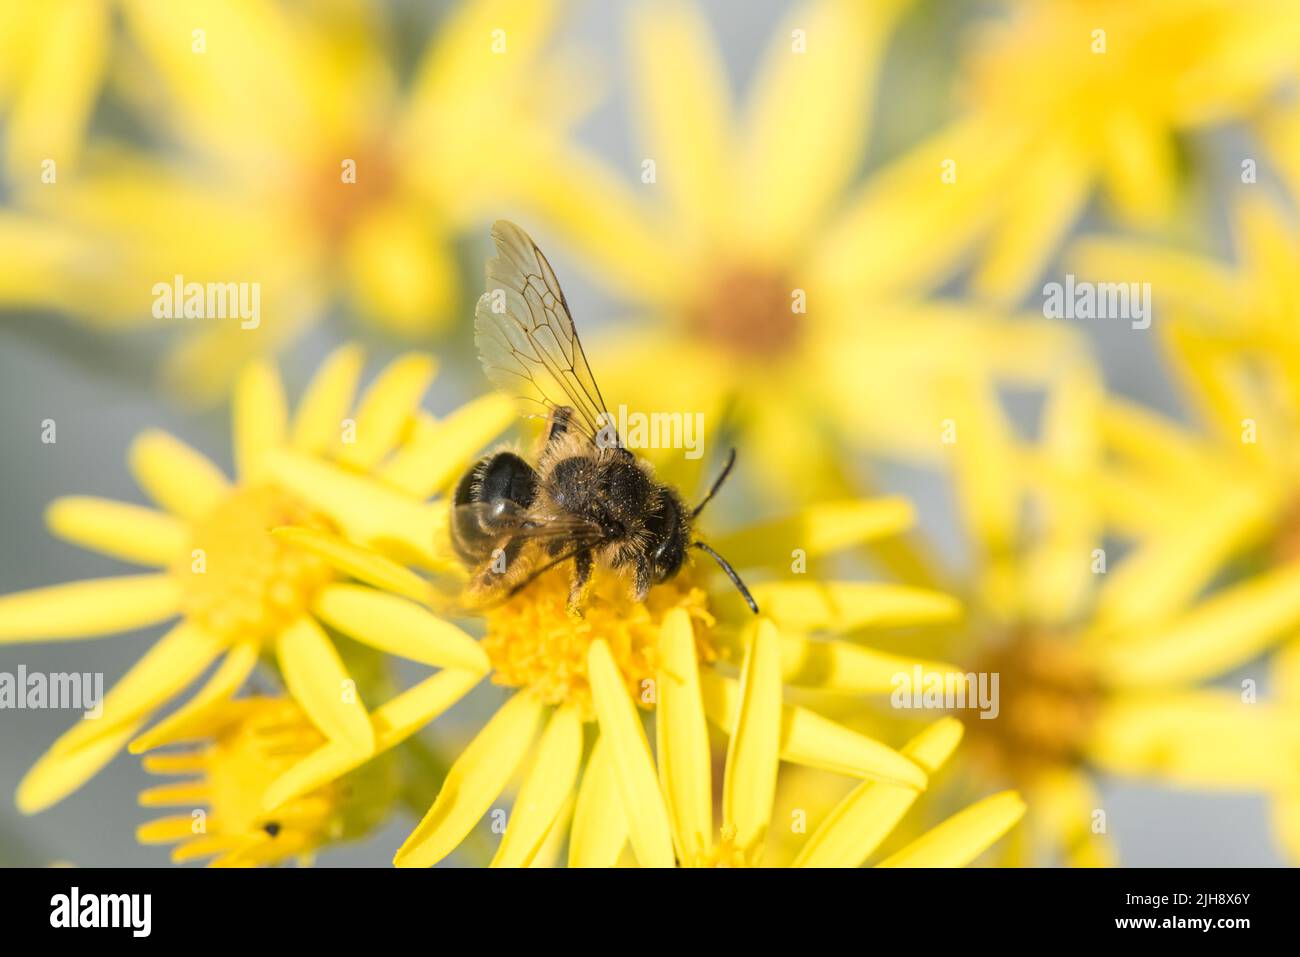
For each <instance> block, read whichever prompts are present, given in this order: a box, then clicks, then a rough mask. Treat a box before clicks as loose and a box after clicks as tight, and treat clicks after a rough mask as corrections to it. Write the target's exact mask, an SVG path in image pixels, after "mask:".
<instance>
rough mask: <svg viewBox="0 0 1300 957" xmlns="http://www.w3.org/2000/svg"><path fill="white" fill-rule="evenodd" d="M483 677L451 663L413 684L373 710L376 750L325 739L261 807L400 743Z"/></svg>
mask: <svg viewBox="0 0 1300 957" xmlns="http://www.w3.org/2000/svg"><path fill="white" fill-rule="evenodd" d="M482 678H483V676H482V674H481V673H477V672H469V671H458V670H456V669H451V668H449V669H447V670H446V671H442V672H439V673H438V674H436V675H434V676H433V677H432V678H426V679H425V680H424V681H422V682H420V683H419V684H417V685H415V686H413V687H411V688H408V689H407V690H406V691H403V692H402V693H401V694H399V695H397V696H396V697H395V698H393V699H391V700H390V701H388V702H386V703H384V704H383V705H382V706H380V707H379V708H376V709H375V711H374V713H373V714H372V715H371V716H370V724H371V727H373V728H374V730H375V749H374V752H373V753H370V752H366V751H363V750H360V749H358V748H356V747H353V746H349V745H347V744H344V743H340V742H335V741H331V742H329V743H328V744H325V745H322V746H321V747H320V748H317V749H316V750H315V751H313V752H312V753H311V754H309V755H307V757H305V758H303V759H302V760H301V761H299V762H297V763H296V764H294V765H293V766H292V767H290V768H287V769H286V770H285V771H284V772H282V773H281V774H280V776H279V777H277V778H276V779H275V780H274V781H272V782H271V784H270V785H269V786H268V787H267V789H266V791H265V792H264V793H263V794H262V807H263V808H265V809H266V810H268V811H269V810H273V809H274V808H277V807H279V806H280V805H282V804H285V803H287V802H289V801H292V800H294V799H296V798H298V797H300V796H301V795H304V794H306V793H308V792H309V791H314V790H315V789H316V788H318V787H320V786H322V785H324V784H327V783H328V782H330V781H332V780H334V779H336V778H339V777H342V776H343V775H344V774H347V773H348V772H349V771H351V770H352V769H353V768H356V767H359V766H360V765H362V764H364V763H365V762H366V761H368V760H369V759H370V758H371V757H373V756H374V754H379V753H381V752H383V751H387V750H388V749H389V748H392V747H395V746H396V745H398V744H401V743H402V742H403V741H405V740H406V739H407V738H409V737H410V736H411V735H412V734H414V733H415V732H416V731H419V730H420V729H421V728H423V727H424V726H425V725H426V724H428V723H429V722H430V721H432V720H433V719H434V718H436V717H438V715H440V714H442V713H443V712H444V711H446V710H447V709H448V708H450V707H451V706H452V705H454V704H455V703H456V702H457V701H459V700H460V699H461V698H463V697H465V695H466V694H468V693H469V691H470V689H472V688H473V687H474V686H475V685H477V684H478V683H479V682H480V681H481V680H482Z"/></svg>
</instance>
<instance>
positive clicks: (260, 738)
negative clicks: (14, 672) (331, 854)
mask: <svg viewBox="0 0 1300 957" xmlns="http://www.w3.org/2000/svg"><path fill="white" fill-rule="evenodd" d="M176 739H177V740H187V741H189V743H190V746H189V747H187V748H185V749H183V750H173V751H169V752H160V753H155V754H150V755H146V756H145V758H144V767H145V770H147V771H149V772H150V773H152V774H157V775H166V776H169V777H183V778H184V780H181V781H174V782H169V783H167V784H160V785H156V786H154V787H151V788H149V789H147V790H145V791H142V792H141V793H140V805H141V806H142V807H148V808H163V807H166V808H185V809H187V810H186V811H185V813H178V814H173V815H169V816H167V817H162V818H159V819H157V820H154V821H150V822H149V823H147V824H144V825H141V826H140V828H139V829H138V830H137V831H136V836H137V838H138V840H139V841H140V842H141V843H143V844H175V845H176V847H175V848H174V849H173V850H172V852H171V859H172V861H173V862H174V863H177V864H180V863H183V862H186V861H194V860H200V859H204V858H211V859H212V860H211V861H210V864H211V865H212V866H221V867H238V866H252V865H274V864H279V863H282V862H284V861H287V860H296V861H299V862H301V863H310V861H311V859H312V855H313V853H314V852H315V851H316V849H317V848H319V847H320V846H322V845H324V844H334V843H338V842H340V841H346V840H350V839H355V838H358V837H360V836H362V835H364V834H365V833H366V832H367V831H369V830H370V829H371V828H373V827H374V826H376V825H377V824H379V823H380V822H381V821H382V820H383V819H384V818H385V816H386V815H387V813H388V811H389V810H390V809H391V807H392V805H393V803H394V799H395V798H396V796H397V777H396V767H395V766H394V764H393V762H392V761H384V760H376V761H371V762H369V763H368V764H366V765H365V766H364V767H363V768H362V769H360V770H358V771H354V772H353V773H351V774H349V775H347V776H345V777H343V778H340V779H338V780H335V781H330V782H328V783H326V784H325V785H323V786H322V787H320V788H318V789H316V790H315V791H312V792H310V793H308V794H305V795H303V796H302V797H299V798H296V799H294V800H291V801H289V802H287V803H285V804H283V805H281V806H279V807H276V808H274V809H272V810H268V809H266V808H265V807H264V806H263V805H262V802H261V800H260V799H261V795H262V794H263V793H264V792H265V791H266V790H267V788H268V787H270V786H271V785H272V784H273V783H274V782H275V781H276V780H277V779H278V778H279V777H280V776H281V775H282V774H283V773H284V772H285V771H287V770H288V769H289V768H290V767H292V766H293V765H294V764H295V763H297V762H298V761H301V760H303V759H304V758H306V757H308V756H309V755H310V754H311V753H312V752H314V751H315V750H317V749H318V748H320V747H321V746H322V745H324V744H325V743H326V742H325V738H324V737H323V736H322V735H321V733H320V731H319V730H318V729H317V728H316V726H315V725H313V724H312V722H311V721H310V720H309V719H308V717H307V715H306V714H305V713H304V712H303V710H302V708H301V707H300V706H299V705H298V704H297V703H296V702H295V701H293V699H291V698H267V697H250V698H240V699H238V700H231V701H222V702H220V703H218V704H216V705H214V707H213V708H211V709H210V710H209V711H208V712H207V713H206V714H205V715H204V716H203V718H202V719H201V720H198V721H195V722H193V723H191V725H190V726H189V727H188V728H187V729H186V730H185V731H184V733H182V734H180V735H177V736H176ZM158 743H160V744H171V743H173V741H172V740H171V739H168V740H162V739H160V740H159V742H158Z"/></svg>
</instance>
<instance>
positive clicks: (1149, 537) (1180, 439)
mask: <svg viewBox="0 0 1300 957" xmlns="http://www.w3.org/2000/svg"><path fill="white" fill-rule="evenodd" d="M1254 188H1255V187H1249V189H1254ZM1232 224H1233V238H1234V245H1235V247H1236V255H1235V257H1234V258H1235V262H1234V263H1233V264H1229V263H1225V262H1220V261H1217V260H1214V259H1211V258H1209V257H1207V256H1204V255H1201V254H1199V253H1193V252H1188V251H1185V250H1180V249H1173V248H1162V247H1159V246H1155V245H1153V244H1147V243H1141V242H1135V241H1126V240H1103V239H1091V240H1087V241H1085V242H1082V243H1080V244H1079V247H1078V250H1077V253H1076V258H1077V260H1078V264H1079V268H1080V270H1081V271H1084V272H1087V273H1088V274H1090V275H1106V276H1112V275H1118V274H1119V273H1118V272H1117V270H1122V271H1123V274H1124V275H1131V276H1137V277H1142V278H1143V279H1145V280H1146V281H1149V282H1151V283H1152V286H1153V292H1154V296H1155V299H1156V302H1157V303H1158V304H1159V308H1160V310H1161V312H1160V315H1161V317H1162V318H1163V321H1162V322H1161V323H1159V324H1158V325H1157V326H1155V327H1154V330H1155V331H1157V332H1158V334H1159V335H1160V337H1161V341H1162V344H1163V345H1164V347H1165V348H1164V351H1165V355H1166V356H1167V357H1168V359H1169V360H1170V363H1171V365H1172V367H1173V369H1174V370H1175V372H1176V373H1177V375H1178V378H1179V381H1180V384H1181V385H1182V386H1183V387H1184V390H1183V391H1184V394H1185V395H1186V397H1187V399H1188V401H1189V403H1190V404H1191V406H1192V407H1193V409H1194V410H1195V412H1196V413H1198V417H1199V419H1200V421H1201V423H1202V424H1203V425H1204V430H1203V431H1202V430H1198V429H1191V428H1186V427H1183V426H1181V425H1178V424H1176V423H1174V422H1171V421H1168V420H1166V419H1164V418H1163V417H1161V416H1159V415H1157V414H1155V413H1153V412H1149V411H1146V410H1143V409H1140V408H1137V407H1135V406H1133V405H1131V404H1129V403H1124V402H1118V401H1117V402H1113V403H1111V404H1110V405H1109V406H1108V407H1107V409H1106V413H1105V416H1104V419H1103V425H1104V438H1105V441H1106V447H1107V451H1108V452H1109V454H1110V456H1111V458H1112V460H1113V461H1112V462H1111V463H1110V464H1109V473H1110V480H1109V494H1108V500H1109V501H1110V502H1111V507H1110V514H1109V515H1108V516H1107V518H1108V522H1109V524H1110V525H1111V526H1112V527H1114V528H1115V529H1116V530H1117V531H1118V532H1119V533H1120V534H1123V535H1125V536H1127V537H1129V538H1132V539H1133V540H1134V546H1133V555H1132V558H1131V559H1130V561H1129V562H1127V563H1126V565H1127V566H1128V570H1127V573H1126V574H1125V575H1124V577H1123V578H1117V579H1116V580H1115V581H1114V583H1113V585H1114V587H1113V589H1112V595H1111V601H1110V603H1109V608H1108V611H1109V612H1110V614H1111V617H1115V616H1119V615H1125V614H1127V615H1129V616H1133V615H1134V614H1138V613H1145V614H1147V615H1148V616H1152V617H1156V616H1159V615H1161V614H1162V613H1165V612H1166V611H1167V610H1169V609H1176V608H1178V607H1179V606H1181V605H1184V604H1186V603H1189V602H1191V601H1193V600H1194V599H1196V597H1197V596H1199V595H1201V594H1203V593H1205V592H1209V594H1208V597H1205V598H1204V599H1202V600H1201V601H1200V602H1199V604H1198V605H1197V608H1198V609H1199V611H1198V612H1194V613H1193V615H1195V617H1193V615H1189V616H1188V618H1189V619H1191V620H1190V621H1189V625H1190V627H1183V628H1180V629H1175V630H1170V631H1169V632H1168V633H1166V634H1165V635H1163V638H1164V641H1163V642H1161V643H1157V644H1155V645H1154V647H1153V648H1152V653H1151V655H1150V657H1149V659H1148V660H1149V661H1150V663H1151V665H1152V666H1153V667H1159V668H1161V669H1162V670H1173V671H1175V672H1176V673H1187V672H1189V671H1191V672H1192V673H1195V670H1196V669H1198V666H1199V670H1201V671H1204V672H1213V671H1227V670H1230V669H1234V668H1240V667H1242V666H1243V665H1245V664H1246V663H1248V662H1250V661H1252V660H1254V659H1255V658H1257V657H1258V656H1259V655H1261V654H1263V653H1265V652H1267V651H1269V650H1271V649H1272V648H1274V647H1275V646H1277V645H1278V644H1279V643H1280V642H1282V641H1287V642H1289V644H1288V645H1287V646H1286V647H1285V648H1283V649H1282V650H1281V651H1279V652H1278V655H1277V660H1276V661H1275V663H1274V665H1273V670H1274V671H1275V672H1276V673H1277V674H1278V675H1279V680H1277V682H1276V685H1277V687H1276V688H1275V689H1273V690H1272V692H1271V693H1270V695H1269V696H1268V701H1267V703H1264V702H1261V703H1259V704H1256V705H1253V706H1252V707H1253V708H1254V709H1256V710H1260V711H1265V710H1267V711H1269V712H1277V713H1280V714H1281V715H1283V716H1286V718H1287V720H1289V721H1291V722H1293V724H1294V723H1295V722H1297V721H1300V692H1298V691H1297V686H1296V683H1295V680H1294V675H1295V673H1296V670H1295V654H1296V652H1295V649H1296V647H1297V645H1296V641H1295V638H1294V636H1295V633H1296V630H1297V628H1298V627H1300V600H1297V596H1298V595H1300V588H1298V587H1297V586H1298V585H1300V494H1298V493H1297V488H1300V361H1298V360H1297V357H1298V356H1300V348H1298V346H1300V339H1298V338H1297V333H1296V310H1297V304H1300V282H1297V279H1296V276H1295V270H1294V268H1293V264H1294V262H1295V258H1296V257H1297V255H1300V231H1297V229H1296V228H1295V226H1294V225H1293V223H1292V222H1291V221H1290V220H1289V219H1288V217H1287V216H1285V215H1284V214H1283V213H1282V212H1281V211H1280V210H1279V209H1278V207H1277V206H1276V205H1274V204H1272V203H1270V202H1269V201H1268V200H1266V199H1264V198H1263V197H1259V196H1255V195H1252V194H1250V193H1248V192H1247V193H1243V194H1242V195H1241V196H1239V197H1237V198H1236V200H1235V203H1234V206H1233V213H1232ZM1243 694H1245V692H1244V691H1243ZM1225 697H1226V701H1227V703H1228V704H1229V705H1233V710H1237V709H1236V706H1235V704H1234V702H1233V696H1231V695H1226V696H1225ZM1195 718H1196V720H1198V721H1201V720H1203V718H1202V716H1201V715H1199V714H1197V715H1195ZM1243 730H1244V729H1243ZM1256 740H1258V739H1256ZM1264 740H1265V743H1267V742H1268V741H1269V739H1268V738H1265V739H1264ZM1248 743H1249V744H1250V745H1253V744H1254V743H1255V741H1254V740H1252V741H1250V742H1246V741H1242V742H1241V743H1240V744H1239V745H1238V747H1239V748H1240V749H1241V751H1240V752H1238V753H1236V754H1232V755H1231V756H1232V759H1233V761H1234V763H1236V764H1238V765H1244V764H1245V763H1246V760H1247V759H1246V757H1245V756H1244V755H1243V753H1242V752H1244V753H1246V754H1253V753H1254V748H1253V747H1247V746H1246V745H1247V744H1248ZM1273 744H1275V745H1276V746H1279V747H1282V748H1284V750H1283V751H1282V754H1283V757H1282V758H1281V760H1282V763H1283V766H1284V767H1287V766H1290V767H1293V766H1294V755H1295V754H1296V753H1297V750H1296V749H1297V746H1298V745H1300V736H1297V735H1296V734H1295V733H1292V734H1291V735H1290V737H1289V739H1283V740H1281V741H1278V740H1276V739H1273ZM1222 747H1223V749H1224V760H1227V758H1228V755H1229V754H1231V752H1230V750H1229V749H1231V748H1232V742H1231V741H1230V740H1226V739H1225V740H1224V741H1223V745H1222ZM1285 755H1291V757H1290V758H1287V757H1285ZM1274 783H1275V787H1274V789H1273V790H1274V795H1275V797H1276V798H1277V800H1275V802H1274V806H1273V816H1274V820H1275V823H1276V827H1277V832H1278V834H1279V836H1280V839H1281V840H1282V841H1283V843H1284V846H1285V847H1286V849H1287V851H1288V852H1289V853H1290V854H1291V855H1292V856H1293V857H1295V858H1300V802H1297V799H1296V795H1297V794H1300V786H1297V783H1296V782H1295V781H1294V780H1286V779H1282V780H1280V781H1276V782H1274Z"/></svg>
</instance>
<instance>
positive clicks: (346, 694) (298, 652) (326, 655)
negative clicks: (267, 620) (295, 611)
mask: <svg viewBox="0 0 1300 957" xmlns="http://www.w3.org/2000/svg"><path fill="white" fill-rule="evenodd" d="M275 650H276V656H277V657H278V658H279V661H280V670H281V671H282V672H283V673H284V683H285V686H286V687H287V688H288V689H289V694H291V695H293V697H294V700H296V701H297V702H298V703H299V704H300V705H302V709H303V711H304V712H306V714H307V717H308V718H310V719H311V722H312V724H314V725H315V726H316V727H317V728H318V729H319V730H320V732H321V734H323V735H325V737H327V738H328V739H330V740H331V741H340V742H346V743H348V744H350V745H352V746H354V747H356V748H357V749H358V750H364V751H369V752H373V751H374V748H375V733H374V729H373V728H371V726H370V716H369V715H368V714H367V713H366V706H365V705H364V704H362V703H361V698H360V696H359V695H358V694H357V690H356V684H355V682H353V681H352V679H351V678H350V677H348V673H347V670H346V669H345V668H344V667H343V662H342V660H340V658H339V653H338V652H337V651H336V650H335V649H334V645H333V644H331V643H330V640H329V637H328V636H327V635H326V634H325V632H324V631H322V630H321V627H320V625H318V624H316V622H315V621H314V620H313V619H312V618H310V617H309V616H307V615H303V616H302V617H300V618H299V619H298V620H297V621H295V622H294V623H293V624H291V625H289V626H288V627H287V628H285V629H284V630H283V631H282V632H280V634H279V636H278V637H277V638H276V643H275Z"/></svg>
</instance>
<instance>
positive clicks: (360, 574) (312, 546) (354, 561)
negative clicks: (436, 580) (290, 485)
mask: <svg viewBox="0 0 1300 957" xmlns="http://www.w3.org/2000/svg"><path fill="white" fill-rule="evenodd" d="M272 533H273V534H274V535H275V537H276V538H282V539H284V540H286V541H288V542H292V543H293V544H294V545H296V546H297V547H299V548H304V549H306V550H308V551H310V552H314V553H315V554H317V555H319V556H320V557H321V558H323V559H325V561H327V562H328V563H329V564H330V566H331V567H333V568H335V569H336V570H338V571H341V572H343V573H344V574H345V575H350V576H351V577H353V578H355V579H357V580H358V581H363V582H365V583H366V584H368V585H373V586H374V587H376V588H382V589H384V590H385V591H390V592H393V593H394V594H397V595H404V596H406V597H407V598H413V599H416V600H417V601H424V600H426V599H428V598H429V596H430V594H431V593H430V591H429V583H428V582H426V581H425V580H424V579H423V578H421V577H420V576H419V575H417V574H415V572H413V571H411V570H410V569H409V568H407V567H406V566H404V565H399V564H398V563H397V562H395V561H393V560H392V559H391V558H387V557H385V556H384V555H381V554H380V553H379V552H377V551H374V550H373V549H370V548H365V547H363V546H361V545H355V544H353V543H352V542H349V541H348V540H346V539H343V538H339V537H338V536H337V535H331V534H330V533H329V532H322V531H318V530H317V529H314V528H298V527H296V526H282V527H280V528H276V529H272Z"/></svg>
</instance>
